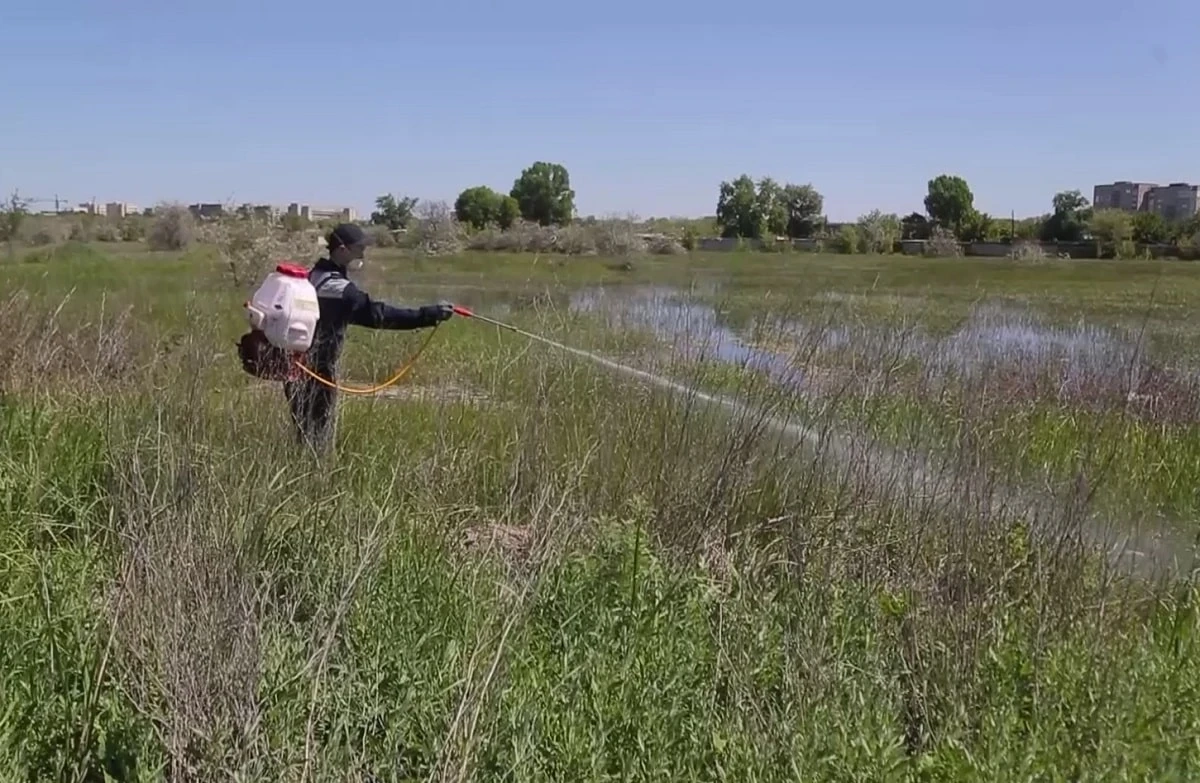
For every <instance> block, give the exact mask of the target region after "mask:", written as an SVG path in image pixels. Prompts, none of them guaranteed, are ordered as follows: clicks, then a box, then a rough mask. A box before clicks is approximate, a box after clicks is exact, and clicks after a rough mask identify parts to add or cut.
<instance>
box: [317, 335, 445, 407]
mask: <svg viewBox="0 0 1200 783" xmlns="http://www.w3.org/2000/svg"><path fill="white" fill-rule="evenodd" d="M436 332H437V326H434V327H433V328H432V329H431V330H429V336H428V337H426V338H425V342H423V343H422V344H421V347H420V348H418V349H417V352H416V353H414V354H413V355H412V358H411V359H409V360H408V361H407V362H405V364H404V366H403V367H401V368H400V369H399V370H397V371H396V374H395V375H393V376H392V377H391V378H388V379H387V380H386V381H384V382H383V383H380V384H378V385H376V386H343V385H342V384H340V383H337V382H336V381H331V380H329V379H327V378H322V377H321V376H320V375H318V374H317V373H315V372H313V371H312V370H310V369H308V368H307V367H305V366H304V365H303V364H301V363H300V362H296V366H297V367H299V368H300V369H301V370H302V371H303V372H304V373H305V374H307V375H308V376H309V377H310V378H312V379H314V380H316V381H317V382H318V383H321V384H323V385H325V386H328V387H329V388H331V389H337V390H338V391H340V392H345V393H346V394H375V393H377V392H380V391H382V390H384V389H386V388H388V387H389V386H395V385H396V384H397V383H399V382H400V379H401V378H403V377H404V376H405V375H408V371H409V370H411V369H412V368H413V365H414V364H416V363H417V359H419V358H420V356H421V354H422V353H424V351H425V348H426V347H427V346H428V345H429V342H430V341H431V340H432V339H433V335H434V334H435V333H436Z"/></svg>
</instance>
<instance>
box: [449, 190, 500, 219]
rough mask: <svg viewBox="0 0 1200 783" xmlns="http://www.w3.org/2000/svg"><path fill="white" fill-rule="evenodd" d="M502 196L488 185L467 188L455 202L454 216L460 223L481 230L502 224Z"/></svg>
mask: <svg viewBox="0 0 1200 783" xmlns="http://www.w3.org/2000/svg"><path fill="white" fill-rule="evenodd" d="M501 198H502V197H501V195H500V194H499V193H497V192H496V191H494V190H492V189H491V188H489V187H488V186H486V185H478V186H476V187H473V188H467V189H466V190H464V191H463V192H462V193H459V194H458V198H457V199H455V200H454V216H455V217H456V218H457V219H458V222H459V223H465V224H467V225H469V226H471V227H472V228H475V229H481V228H484V227H485V226H487V225H489V224H491V223H499V222H500V200H501Z"/></svg>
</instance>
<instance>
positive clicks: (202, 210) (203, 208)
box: [188, 204, 225, 218]
mask: <svg viewBox="0 0 1200 783" xmlns="http://www.w3.org/2000/svg"><path fill="white" fill-rule="evenodd" d="M188 211H189V212H191V213H192V216H193V217H198V218H219V217H223V216H224V215H225V205H224V204H190V205H188Z"/></svg>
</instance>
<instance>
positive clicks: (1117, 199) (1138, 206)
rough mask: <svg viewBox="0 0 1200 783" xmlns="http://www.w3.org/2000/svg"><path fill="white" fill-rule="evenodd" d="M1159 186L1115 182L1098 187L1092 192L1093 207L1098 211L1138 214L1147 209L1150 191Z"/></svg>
mask: <svg viewBox="0 0 1200 783" xmlns="http://www.w3.org/2000/svg"><path fill="white" fill-rule="evenodd" d="M1156 187H1158V185H1157V184H1156V183H1154V182H1127V181H1124V180H1122V181H1120V182H1114V183H1112V184H1111V185H1097V186H1096V187H1095V188H1094V190H1093V191H1092V206H1093V207H1094V208H1096V209H1123V210H1125V211H1126V212H1138V211H1140V210H1144V209H1146V202H1147V199H1148V198H1149V197H1150V191H1152V190H1154V189H1155V188H1156Z"/></svg>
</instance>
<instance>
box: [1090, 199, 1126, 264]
mask: <svg viewBox="0 0 1200 783" xmlns="http://www.w3.org/2000/svg"><path fill="white" fill-rule="evenodd" d="M1088 228H1089V229H1090V230H1091V232H1092V236H1093V237H1094V238H1095V240H1096V251H1097V254H1098V255H1104V249H1105V248H1106V247H1114V248H1116V247H1118V246H1119V245H1121V244H1122V243H1124V242H1127V241H1129V238H1130V237H1131V236H1133V217H1132V215H1131V214H1130V213H1128V212H1126V211H1124V210H1121V209H1098V210H1096V211H1095V212H1094V213H1093V214H1092V217H1091V220H1090V221H1088Z"/></svg>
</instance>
